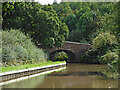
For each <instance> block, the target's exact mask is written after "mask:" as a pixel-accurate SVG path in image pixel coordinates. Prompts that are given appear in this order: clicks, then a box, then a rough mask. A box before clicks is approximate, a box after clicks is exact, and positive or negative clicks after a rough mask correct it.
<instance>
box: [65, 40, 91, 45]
mask: <svg viewBox="0 0 120 90" xmlns="http://www.w3.org/2000/svg"><path fill="white" fill-rule="evenodd" d="M65 43H73V44H81V45H91V44H88V43H79V42H71V41H65Z"/></svg>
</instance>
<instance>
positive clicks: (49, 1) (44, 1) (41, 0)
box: [35, 0, 61, 5]
mask: <svg viewBox="0 0 120 90" xmlns="http://www.w3.org/2000/svg"><path fill="white" fill-rule="evenodd" d="M35 1H38V2H39V3H41V4H42V5H45V4H53V2H54V0H35ZM56 1H57V3H60V1H61V0H56Z"/></svg>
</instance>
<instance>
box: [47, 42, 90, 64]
mask: <svg viewBox="0 0 120 90" xmlns="http://www.w3.org/2000/svg"><path fill="white" fill-rule="evenodd" d="M90 48H91V45H90V44H85V43H77V42H69V41H66V42H65V43H64V45H63V46H62V47H61V48H51V49H47V50H48V51H49V53H50V57H49V59H52V57H54V55H55V53H56V52H61V51H64V52H65V53H66V54H67V55H68V60H66V62H77V59H78V58H79V57H80V56H82V55H84V54H85V52H87V51H88V50H89V49H90Z"/></svg>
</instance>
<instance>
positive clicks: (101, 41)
mask: <svg viewBox="0 0 120 90" xmlns="http://www.w3.org/2000/svg"><path fill="white" fill-rule="evenodd" d="M115 44H117V39H116V38H115V36H114V35H111V34H110V33H109V32H106V33H101V34H99V35H98V36H97V37H96V38H95V39H94V40H93V45H92V48H93V49H94V50H97V49H101V48H103V47H106V46H107V47H111V46H112V45H115Z"/></svg>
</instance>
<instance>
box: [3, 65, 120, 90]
mask: <svg viewBox="0 0 120 90" xmlns="http://www.w3.org/2000/svg"><path fill="white" fill-rule="evenodd" d="M104 67H106V66H103V65H96V64H87V65H86V64H68V66H67V69H66V70H63V71H61V72H54V73H52V74H48V75H41V76H38V77H34V78H31V79H28V80H23V81H20V82H16V83H13V84H9V85H5V86H3V87H9V88H10V87H11V88H12V87H16V88H17V87H18V88H117V87H118V80H110V79H105V78H104V77H102V76H101V74H100V73H99V72H100V70H101V69H103V68H104Z"/></svg>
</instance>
